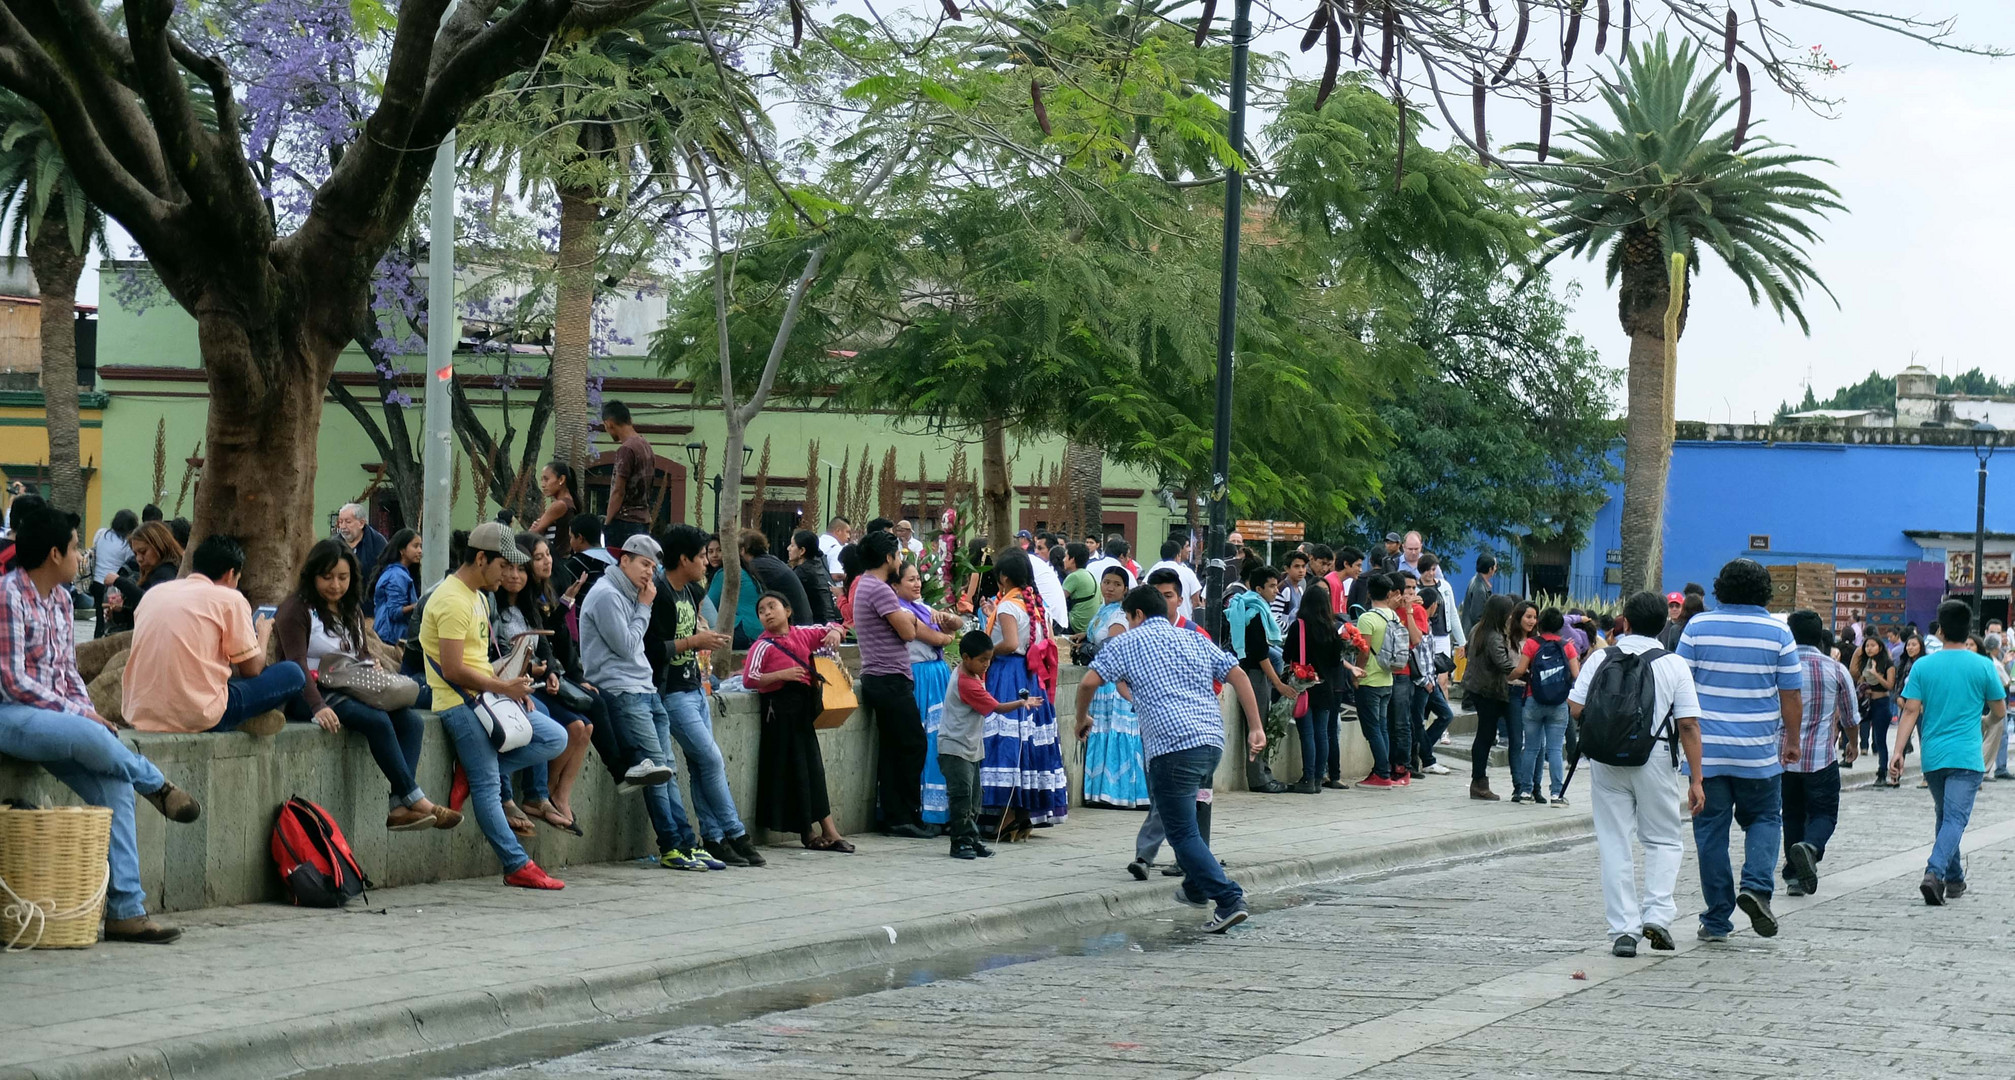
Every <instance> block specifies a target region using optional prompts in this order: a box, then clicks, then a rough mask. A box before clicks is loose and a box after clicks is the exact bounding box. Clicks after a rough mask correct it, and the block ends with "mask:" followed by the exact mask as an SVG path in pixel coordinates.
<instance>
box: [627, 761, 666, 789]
mask: <svg viewBox="0 0 2015 1080" xmlns="http://www.w3.org/2000/svg"><path fill="white" fill-rule="evenodd" d="M671 778H672V770H671V769H670V768H667V767H666V766H663V765H660V764H658V763H657V762H655V761H652V760H651V759H650V758H645V759H644V760H642V761H639V762H637V763H636V764H635V765H633V766H631V767H630V771H629V772H626V773H624V774H623V782H622V784H621V785H620V786H621V787H623V788H626V789H632V790H633V789H636V788H647V787H655V786H657V785H658V784H662V783H665V782H666V781H668V780H670V779H671Z"/></svg>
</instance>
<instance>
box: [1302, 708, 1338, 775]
mask: <svg viewBox="0 0 2015 1080" xmlns="http://www.w3.org/2000/svg"><path fill="white" fill-rule="evenodd" d="M1294 729H1295V732H1296V734H1298V735H1300V736H1301V782H1302V783H1304V784H1316V785H1320V784H1321V783H1322V776H1323V766H1324V765H1325V764H1326V763H1327V762H1328V761H1329V740H1330V737H1331V736H1330V732H1332V731H1334V730H1336V688H1335V687H1333V686H1331V685H1330V684H1329V683H1316V684H1315V685H1314V686H1311V687H1309V688H1308V712H1306V713H1304V714H1303V715H1302V717H1301V719H1299V720H1296V721H1295V722H1294Z"/></svg>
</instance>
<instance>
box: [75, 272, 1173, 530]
mask: <svg viewBox="0 0 2015 1080" xmlns="http://www.w3.org/2000/svg"><path fill="white" fill-rule="evenodd" d="M148 274H149V272H148V271H147V269H146V264H144V263H133V262H125V261H121V262H117V263H110V264H107V265H106V266H104V267H103V268H101V270H100V275H101V280H100V289H99V295H100V297H101V304H100V309H99V328H98V346H97V380H98V382H97V389H98V390H99V391H101V392H102V394H103V400H104V402H105V404H104V406H103V409H102V412H101V416H102V421H101V422H102V425H103V427H102V450H101V451H100V452H101V453H102V461H100V462H99V463H98V467H99V472H98V473H97V475H96V476H95V477H94V480H95V481H96V482H94V483H93V484H92V491H91V496H92V497H93V499H94V503H93V505H92V506H91V511H92V513H91V514H90V515H89V518H90V520H89V521H87V528H95V527H96V526H97V524H98V523H100V522H102V521H104V520H106V519H107V518H109V516H110V515H111V513H112V512H113V511H115V510H118V509H120V508H122V507H123V508H132V509H136V510H137V509H138V508H139V507H141V506H142V505H144V504H146V503H149V502H153V503H156V504H157V505H159V506H161V507H162V509H163V510H164V511H165V512H166V513H167V515H168V516H169V517H175V516H177V515H178V513H179V514H188V513H191V512H192V508H193V506H194V500H193V497H192V491H193V485H195V484H198V483H200V482H201V466H200V462H201V459H202V453H203V451H202V445H201V444H202V441H203V436H204V427H205V423H206V420H207V416H208V409H209V405H210V399H209V394H208V390H207V385H206V383H205V380H204V373H203V370H202V366H201V356H200V352H199V350H198V347H197V338H196V323H195V320H194V319H193V318H192V317H191V316H190V315H189V314H188V313H187V312H185V311H183V310H182V309H181V308H180V307H179V306H177V305H175V304H174V303H173V302H172V301H170V300H168V299H166V297H165V296H164V295H162V294H160V293H159V290H158V289H155V290H151V296H150V298H149V299H148V300H146V301H144V302H134V300H133V299H132V298H133V297H134V296H136V295H148V294H149V293H150V290H148V289H146V288H144V287H140V288H136V287H135V285H136V281H137V282H138V283H139V284H141V285H144V284H145V277H146V276H147V275H148ZM618 317H619V319H620V320H621V321H625V322H627V323H628V324H629V325H628V326H627V327H626V332H625V333H624V334H623V335H622V336H623V337H626V338H628V339H629V340H630V341H632V342H633V344H629V345H622V346H617V347H616V348H615V349H614V350H613V351H614V352H616V353H618V355H613V356H611V357H609V358H608V360H607V361H606V362H605V363H604V364H603V367H604V369H605V370H607V371H608V372H609V373H608V374H607V375H606V376H605V377H604V381H603V386H602V395H603V397H605V398H614V399H618V400H621V401H623V402H625V403H626V404H628V405H629V407H630V409H631V412H632V415H633V417H634V419H635V420H636V423H637V425H638V429H639V431H641V432H642V433H643V434H644V435H645V436H646V437H647V438H648V439H649V440H650V441H651V443H652V445H653V447H654V448H655V449H656V450H657V453H658V458H659V465H660V469H661V472H662V474H664V475H661V478H660V479H661V480H663V479H666V478H667V477H668V478H669V483H668V484H666V485H665V486H664V487H663V488H661V489H660V490H659V495H658V497H659V499H660V502H661V505H662V506H663V516H664V519H665V520H668V521H692V522H695V523H696V524H699V525H701V526H703V527H706V528H708V529H709V530H714V528H715V513H716V510H715V506H716V503H715V493H714V490H713V488H712V487H711V483H712V481H713V480H714V478H715V477H716V476H717V475H718V473H719V471H720V465H721V451H722V448H723V447H724V446H725V444H726V428H725V424H724V421H723V419H722V417H721V411H720V407H719V404H718V403H717V402H711V401H706V400H701V399H699V398H697V397H696V395H695V394H694V392H693V387H692V384H691V383H690V382H689V381H687V380H684V379H678V378H669V377H666V376H665V375H664V374H663V373H662V372H660V371H659V370H658V369H657V368H656V366H655V365H653V364H652V363H651V362H650V361H649V360H648V359H647V358H646V357H644V356H643V355H641V354H642V352H643V350H644V348H645V347H646V345H647V343H648V341H649V336H650V331H653V330H655V329H656V322H657V320H659V319H661V318H662V302H661V301H660V302H659V306H658V307H657V308H656V309H653V308H651V307H650V306H649V305H644V306H641V307H633V308H632V309H631V310H629V311H627V312H619V313H618ZM512 359H513V360H514V361H515V363H514V364H513V365H512V366H514V367H516V368H517V369H518V370H519V371H523V370H526V369H527V368H528V367H529V368H530V369H532V370H536V371H539V372H543V371H544V369H545V359H544V355H543V353H536V354H524V353H520V354H518V355H516V356H515V357H513V358H512ZM408 366H410V367H411V368H412V370H413V372H414V373H415V374H414V375H413V376H411V377H410V383H411V385H410V386H409V387H407V392H408V393H410V394H411V395H412V396H413V403H412V405H411V406H410V407H409V408H408V410H407V423H408V424H409V426H410V427H411V429H412V431H413V432H415V433H416V434H417V433H418V431H419V430H420V428H421V424H422V412H423V408H424V403H423V400H422V397H421V395H422V394H423V393H424V390H423V388H422V386H421V385H420V379H419V378H418V372H420V371H421V370H422V369H423V368H424V366H425V360H424V358H423V357H414V358H412V359H411V361H410V363H409V365H408ZM503 366H505V362H504V361H503V360H502V359H501V358H499V357H497V356H494V355H489V356H485V355H479V354H476V353H473V352H471V353H463V354H458V355H457V357H456V367H457V370H456V377H457V379H458V381H460V382H461V384H462V387H463V390H464V392H465V394H466V395H467V396H468V397H469V399H470V401H471V404H472V405H474V406H475V408H476V411H477V413H478V415H479V416H481V417H482V419H483V421H484V423H485V424H486V425H487V426H488V427H489V428H490V430H491V432H492V434H493V435H501V433H502V429H503V424H502V420H503V410H504V409H506V408H509V409H511V410H513V411H514V419H515V426H516V427H518V428H519V429H521V430H522V428H523V427H524V426H525V422H526V419H527V418H528V417H529V415H530V411H531V408H532V404H533V402H534V400H535V399H536V398H537V397H538V394H539V390H540V388H541V385H542V382H541V379H540V378H539V377H538V376H525V377H521V378H518V379H516V380H515V381H514V382H513V383H512V384H511V385H510V386H509V388H500V387H499V385H498V379H497V377H496V376H497V375H498V373H499V370H500V368H502V367H503ZM336 377H337V379H338V380H339V381H341V382H342V383H344V385H345V386H346V387H347V388H348V389H349V390H350V391H351V393H352V394H354V395H355V396H356V397H357V398H358V399H360V400H362V401H364V402H366V403H367V404H368V405H369V406H370V407H371V409H372V411H373V412H374V413H375V412H377V411H378V402H377V393H378V392H377V386H376V380H375V373H374V372H373V370H372V367H371V363H370V360H369V359H368V357H367V356H366V355H365V353H364V352H363V351H362V350H361V349H358V348H356V347H355V346H352V347H351V348H350V349H347V350H346V351H345V352H344V354H343V356H342V358H341V360H340V362H339V364H338V369H337V376H336ZM773 400H774V399H773ZM94 419H95V418H94ZM380 422H381V423H382V421H380ZM157 439H158V440H160V441H161V442H163V443H164V456H165V459H166V468H165V469H164V470H162V473H163V475H162V482H161V484H160V486H159V488H157V487H156V485H155V483H154V473H155V467H156V461H157V446H156V443H157ZM765 439H767V440H769V443H770V454H771V457H770V470H769V483H768V486H767V489H766V492H765V496H766V497H765V500H764V506H765V513H764V515H763V521H762V523H761V527H762V528H763V530H764V531H765V532H766V533H769V534H770V535H771V536H772V537H777V536H778V535H780V534H781V533H782V532H783V531H785V530H787V529H788V527H789V526H790V525H791V524H793V523H794V522H795V519H796V517H797V515H798V513H799V512H800V510H801V509H802V504H803V501H804V496H805V480H806V478H805V472H806V465H807V462H808V449H809V445H810V443H811V442H812V441H813V440H817V442H818V444H819V465H818V469H819V472H820V474H821V475H820V477H819V486H820V493H819V500H820V509H821V511H822V513H821V514H820V515H819V516H820V517H821V519H822V518H823V517H824V516H826V515H829V514H830V513H831V512H832V509H833V506H834V502H833V499H834V494H835V492H836V489H837V486H838V484H839V482H840V477H839V472H840V466H841V464H842V462H843V461H845V462H846V464H847V468H848V471H849V472H853V473H855V474H856V476H857V475H858V469H859V466H860V463H861V460H862V458H863V457H864V456H865V457H866V458H867V460H868V461H869V463H870V464H871V465H872V466H873V467H874V469H875V470H876V471H877V472H879V471H880V470H881V468H882V465H883V462H884V459H885V455H886V454H887V451H888V450H889V449H890V448H894V450H895V452H896V453H895V459H896V463H897V469H896V475H897V477H898V478H899V480H900V483H901V489H902V491H903V496H902V498H901V503H902V509H903V514H904V516H909V517H913V518H921V519H923V520H919V521H918V522H917V533H918V535H920V536H924V535H932V534H935V532H936V531H937V526H936V517H937V514H938V512H939V510H940V509H942V507H943V505H944V502H943V495H942V492H943V485H944V483H945V480H946V478H947V475H948V474H949V472H950V471H951V468H952V464H953V459H954V456H955V454H956V453H957V451H958V450H959V448H960V447H963V448H964V451H965V458H966V462H967V466H966V467H967V476H968V477H970V478H973V479H974V480H976V478H977V476H978V473H979V467H980V437H979V432H978V431H976V430H958V429H952V430H944V431H929V430H926V427H925V425H923V424H922V423H919V422H916V421H913V420H906V419H905V418H904V417H902V416H900V415H899V414H897V413H894V412H867V413H863V412H851V411H841V410H839V409H836V408H832V407H828V406H827V405H826V404H824V403H821V402H817V401H814V402H813V403H810V404H802V403H797V402H777V403H774V404H772V405H771V406H770V407H768V408H766V409H765V410H764V411H763V413H762V415H761V416H760V417H758V418H757V419H756V420H755V422H754V423H753V424H752V425H751V426H750V430H749V444H750V446H751V448H752V449H753V453H754V455H755V456H753V457H751V458H750V460H749V462H748V464H747V465H746V466H745V468H744V474H745V476H744V482H743V491H742V500H743V501H744V502H746V501H747V500H748V499H750V497H751V496H753V494H754V492H755V489H756V475H755V474H756V472H757V465H758V463H759V459H760V455H761V453H762V446H763V442H764V440H765ZM317 442H318V445H317V448H316V450H317V452H316V460H317V462H318V467H317V471H316V476H315V503H316V512H317V513H318V514H320V515H324V516H325V517H327V518H328V519H329V520H330V521H333V517H334V514H335V511H336V509H337V508H338V507H339V506H341V505H342V504H344V503H346V502H350V501H353V500H357V499H358V498H359V497H360V496H363V495H365V494H366V493H367V492H368V493H369V494H370V503H371V506H372V512H373V519H374V522H375V523H376V524H377V525H378V526H379V528H380V529H382V530H386V531H388V532H389V531H390V530H391V529H393V528H396V527H398V526H399V525H401V524H412V525H415V526H417V520H418V514H417V513H415V512H413V510H412V509H411V508H407V507H402V506H400V505H398V499H397V497H396V495H395V494H394V493H393V492H392V491H391V489H390V488H389V486H382V485H381V486H379V487H378V488H377V489H376V490H375V491H374V490H373V483H374V476H375V475H376V473H377V472H378V470H379V469H380V466H381V460H380V458H381V455H380V454H379V452H378V450H377V449H376V447H375V446H374V444H373V443H372V440H371V439H370V437H369V436H368V434H367V433H366V432H365V430H364V429H363V427H362V426H360V424H359V423H358V421H357V420H356V418H355V417H353V416H352V415H350V413H349V412H348V411H346V410H345V409H344V408H343V407H342V406H341V405H340V404H338V403H337V402H336V401H335V399H334V398H330V397H325V398H324V405H323V410H322V425H321V431H320V434H319V437H318V440H317ZM550 446H551V432H550V429H549V430H548V432H547V436H546V440H545V448H550ZM87 449H97V448H87ZM596 449H597V450H598V451H606V450H607V449H608V444H607V441H606V439H604V438H602V437H601V436H599V435H598V436H597V441H596ZM542 452H543V449H542ZM1008 453H1009V457H1010V466H1011V471H1010V475H1011V478H1012V480H1013V483H1014V484H1015V486H1016V498H1015V503H1014V506H1015V517H1016V527H1017V528H1030V529H1033V528H1039V527H1044V526H1048V525H1052V524H1055V522H1052V521H1051V520H1049V519H1050V518H1051V517H1052V516H1054V515H1052V514H1051V513H1050V512H1049V511H1048V510H1047V509H1045V508H1046V507H1047V506H1049V505H1050V486H1049V484H1050V479H1049V478H1050V476H1051V475H1052V471H1053V470H1056V469H1059V468H1060V467H1061V463H1062V460H1063V454H1064V443H1063V440H1061V439H1056V438H1048V437H1038V438H1028V439H1017V438H1016V437H1015V436H1013V435H1012V434H1011V435H1010V436H1009V445H1008ZM702 454H703V455H704V456H703V457H700V455H702ZM512 456H513V459H514V460H515V458H516V457H517V453H516V448H515V447H514V448H513V454H512ZM696 457H699V458H700V463H702V464H703V466H704V474H703V475H695V474H696V471H697V470H696V469H695V462H694V459H695V458H696ZM456 458H457V465H458V470H459V471H460V473H461V480H460V481H459V483H458V484H457V489H458V496H457V499H456V503H455V510H454V520H455V522H456V526H457V527H458V528H463V527H467V526H468V525H470V524H472V523H474V522H475V521H476V520H477V516H478V509H479V505H478V504H479V499H478V495H477V491H476V485H475V483H474V481H473V480H471V479H470V476H469V472H468V467H467V461H466V460H465V459H464V458H463V456H462V454H461V452H460V448H459V446H458V449H457V455H456ZM603 458H604V461H603V463H601V464H600V465H599V466H591V468H590V470H589V474H590V475H589V477H588V478H587V479H588V487H589V490H588V491H587V492H586V493H585V497H586V499H587V502H588V504H589V507H590V509H594V510H600V509H601V507H602V506H603V505H604V503H605V500H606V483H607V481H606V474H607V472H608V466H607V464H606V459H607V454H606V453H604V455H603ZM920 471H921V472H922V473H923V474H924V479H925V481H926V485H927V486H926V487H925V488H924V490H926V491H929V492H932V493H933V494H932V495H930V496H929V497H928V499H927V500H926V501H925V502H924V503H922V504H920V503H919V501H918V495H917V492H918V490H919V487H918V479H919V475H918V474H919V472H920ZM854 479H855V478H853V477H850V478H849V479H848V484H849V485H850V486H851V485H852V484H853V482H854ZM879 485H880V481H879V480H877V481H876V483H875V485H874V486H873V487H871V488H870V494H869V496H868V498H867V499H866V500H865V501H866V503H867V509H868V513H869V514H870V515H872V514H873V513H877V512H880V509H881V507H880V503H879V500H878V499H877V498H876V497H875V494H874V493H875V492H876V491H877V490H878V489H879ZM481 501H482V502H483V504H484V505H483V512H484V514H485V515H486V516H487V515H489V514H493V513H494V512H495V508H496V506H495V500H494V499H485V500H481ZM1101 501H1102V513H1101V517H1102V522H1103V524H1104V526H1105V528H1104V530H1103V531H1105V532H1108V533H1111V532H1118V533H1122V534H1124V535H1125V536H1126V537H1127V538H1128V539H1129V540H1130V541H1133V542H1134V543H1135V544H1136V545H1138V544H1139V542H1140V540H1141V538H1143V537H1145V538H1146V539H1147V540H1148V542H1149V549H1150V550H1152V549H1153V548H1155V547H1158V545H1159V543H1160V541H1161V540H1163V539H1165V538H1166V537H1168V536H1169V535H1171V532H1172V531H1179V530H1181V529H1183V528H1184V527H1185V525H1186V522H1187V517H1186V514H1185V512H1184V510H1183V508H1182V506H1181V503H1180V500H1179V498H1175V497H1171V496H1170V495H1169V494H1168V493H1164V492H1161V491H1158V490H1157V487H1156V480H1155V478H1154V477H1153V476H1151V475H1142V474H1141V473H1139V472H1136V471H1134V470H1131V469H1128V468H1126V467H1124V466H1119V465H1117V464H1114V463H1112V462H1107V463H1106V465H1105V469H1104V476H1103V486H1102V493H1101ZM719 505H720V507H721V511H722V513H723V514H725V515H726V516H728V517H732V516H733V514H734V507H735V500H734V499H733V498H731V497H730V496H729V495H728V494H727V493H725V492H724V493H722V494H721V496H720V504H719ZM178 508H179V509H178ZM806 524H807V525H808V526H809V527H819V526H822V525H823V524H824V521H823V520H819V521H817V522H807V523H806ZM960 532H961V533H963V534H966V535H971V534H972V533H973V532H974V529H973V528H972V527H971V525H970V524H968V523H961V526H960ZM87 535H88V533H87Z"/></svg>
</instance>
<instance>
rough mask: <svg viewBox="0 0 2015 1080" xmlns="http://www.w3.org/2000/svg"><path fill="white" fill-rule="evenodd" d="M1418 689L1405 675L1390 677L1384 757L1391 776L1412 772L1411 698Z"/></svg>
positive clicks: (1386, 707) (1386, 708)
mask: <svg viewBox="0 0 2015 1080" xmlns="http://www.w3.org/2000/svg"><path fill="white" fill-rule="evenodd" d="M1419 692H1420V689H1419V688H1418V687H1416V686H1414V685H1413V679H1412V678H1411V677H1410V676H1406V675H1394V676H1393V677H1392V700H1391V701H1390V702H1388V703H1387V704H1386V706H1385V756H1386V760H1388V761H1390V762H1392V774H1393V775H1394V776H1398V775H1399V773H1400V770H1402V769H1404V770H1407V771H1408V772H1411V771H1412V770H1413V696H1414V695H1415V694H1418V693H1419Z"/></svg>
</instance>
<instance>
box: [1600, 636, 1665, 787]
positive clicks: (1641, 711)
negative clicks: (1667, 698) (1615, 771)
mask: <svg viewBox="0 0 2015 1080" xmlns="http://www.w3.org/2000/svg"><path fill="white" fill-rule="evenodd" d="M1668 655H1670V654H1669V653H1667V652H1666V651H1665V650H1664V649H1646V650H1645V651H1644V652H1642V653H1635V654H1633V653H1627V652H1624V651H1623V649H1622V648H1621V647H1619V646H1614V645H1612V646H1610V647H1609V648H1607V649H1604V650H1602V663H1600V664H1598V665H1596V668H1595V676H1594V678H1593V680H1592V681H1591V682H1590V683H1589V686H1588V700H1587V701H1585V702H1583V703H1582V706H1581V725H1580V726H1581V740H1580V747H1579V750H1580V753H1579V754H1578V757H1585V758H1589V759H1591V760H1594V761H1600V762H1602V763H1603V764H1604V765H1619V766H1636V765H1642V764H1644V763H1645V762H1647V761H1650V760H1651V750H1652V744H1653V743H1654V742H1656V741H1657V740H1658V739H1660V738H1664V739H1665V740H1666V744H1667V746H1668V747H1669V749H1670V750H1671V752H1672V763H1673V765H1675V766H1676V765H1678V764H1679V740H1678V738H1677V737H1676V736H1675V734H1674V731H1673V728H1672V725H1671V723H1670V718H1669V717H1664V716H1659V715H1658V685H1657V680H1656V679H1654V678H1653V677H1652V673H1651V666H1652V665H1653V664H1654V663H1656V662H1657V661H1658V659H1659V658H1660V657H1662V656H1668Z"/></svg>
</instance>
